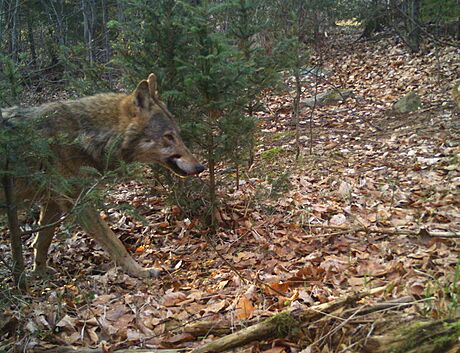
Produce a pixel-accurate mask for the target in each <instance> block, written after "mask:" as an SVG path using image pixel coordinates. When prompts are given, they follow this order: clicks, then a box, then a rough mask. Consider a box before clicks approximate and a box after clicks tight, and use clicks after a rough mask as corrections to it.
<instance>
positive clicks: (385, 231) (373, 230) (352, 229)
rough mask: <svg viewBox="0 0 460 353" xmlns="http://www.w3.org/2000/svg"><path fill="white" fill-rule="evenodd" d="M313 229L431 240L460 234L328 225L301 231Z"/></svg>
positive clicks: (315, 226)
mask: <svg viewBox="0 0 460 353" xmlns="http://www.w3.org/2000/svg"><path fill="white" fill-rule="evenodd" d="M313 228H323V229H335V230H341V231H349V232H350V233H356V232H365V233H379V234H389V235H397V234H400V235H410V236H428V237H432V238H460V232H455V231H452V232H442V231H429V230H427V229H426V228H419V229H406V228H396V227H391V228H379V227H376V226H371V227H366V226H363V225H359V226H353V225H350V226H339V225H329V224H306V225H304V226H303V229H305V230H308V229H313Z"/></svg>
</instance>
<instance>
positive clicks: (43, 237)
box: [32, 201, 61, 277]
mask: <svg viewBox="0 0 460 353" xmlns="http://www.w3.org/2000/svg"><path fill="white" fill-rule="evenodd" d="M60 216H61V210H60V208H59V206H58V205H57V204H56V203H55V202H53V201H50V202H48V203H47V204H44V205H42V207H41V210H40V220H39V224H40V226H45V227H46V226H47V225H49V224H52V223H54V222H56V221H57V220H58V219H59V217H60ZM55 229H56V227H48V228H45V229H43V230H42V231H40V232H39V233H38V234H37V235H36V237H35V239H34V242H33V243H32V246H33V248H34V267H33V270H32V274H33V275H35V276H39V277H46V276H47V275H49V274H52V273H55V272H56V270H54V269H53V268H51V267H48V266H47V264H46V262H47V257H48V249H49V247H50V245H51V241H52V240H53V236H54V231H55Z"/></svg>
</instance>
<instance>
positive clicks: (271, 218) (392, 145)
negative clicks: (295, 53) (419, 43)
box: [0, 35, 460, 352]
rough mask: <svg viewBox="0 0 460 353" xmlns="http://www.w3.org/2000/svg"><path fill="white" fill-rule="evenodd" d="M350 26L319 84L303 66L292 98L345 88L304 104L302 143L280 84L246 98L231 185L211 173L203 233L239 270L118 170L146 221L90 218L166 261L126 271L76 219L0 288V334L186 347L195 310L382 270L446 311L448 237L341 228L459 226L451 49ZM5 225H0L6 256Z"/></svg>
mask: <svg viewBox="0 0 460 353" xmlns="http://www.w3.org/2000/svg"><path fill="white" fill-rule="evenodd" d="M350 40H351V39H350V37H348V36H343V35H340V36H338V37H337V38H336V39H335V40H333V41H331V43H330V44H329V45H328V46H326V47H325V49H323V51H324V53H323V55H321V57H323V58H324V59H323V62H319V57H320V55H318V59H317V60H318V63H320V64H322V65H323V66H325V67H327V68H331V69H332V70H333V72H334V73H333V75H332V76H330V77H328V78H327V80H326V79H324V80H320V81H319V83H318V84H317V83H316V82H314V80H313V79H312V78H310V77H306V78H305V81H304V97H305V98H308V97H311V95H312V93H313V92H315V87H316V85H317V87H318V91H319V92H321V91H324V90H327V89H330V88H331V86H336V87H341V88H347V89H352V90H353V92H354V97H352V98H349V99H347V100H345V101H343V102H339V103H338V104H336V105H328V106H318V107H315V111H314V113H313V115H312V121H311V123H312V126H313V134H312V136H313V141H312V146H313V154H312V155H310V154H309V153H308V150H309V144H310V131H309V126H310V116H311V111H310V108H308V107H304V108H303V109H302V112H301V129H302V134H301V136H302V138H301V142H302V143H303V145H304V150H303V151H302V156H301V159H300V160H299V161H296V160H295V158H294V155H295V153H294V146H293V140H294V131H293V129H294V127H293V126H292V124H291V121H290V115H291V101H292V99H291V97H290V96H289V94H287V93H282V92H281V93H280V92H277V93H275V92H272V93H269V94H268V95H267V96H266V97H265V99H264V102H265V105H266V107H267V109H266V111H263V112H258V113H257V117H258V118H259V121H260V128H261V136H260V144H259V146H257V156H256V157H257V158H256V164H255V167H254V168H253V169H252V170H251V171H250V172H248V173H247V175H248V177H247V178H246V179H244V180H241V182H240V185H239V188H238V190H236V189H235V185H234V182H233V180H232V179H231V175H230V176H229V175H227V174H225V173H222V174H219V177H220V178H221V179H222V180H221V181H222V184H223V185H225V187H223V188H222V190H220V193H221V195H222V196H223V197H225V198H226V202H225V207H222V208H221V209H220V215H221V223H222V224H221V227H220V228H219V230H218V232H217V234H216V235H215V236H214V237H213V241H214V242H215V244H214V245H215V247H216V249H217V251H218V252H219V253H220V254H221V255H222V256H223V257H224V258H225V259H226V260H227V261H228V262H229V263H231V264H232V267H234V269H236V270H237V271H238V274H237V273H235V271H234V269H233V268H230V267H229V266H228V263H227V262H224V261H223V260H222V258H221V257H220V256H219V255H218V254H216V252H215V251H214V250H213V247H212V246H210V245H209V244H208V243H207V241H206V239H205V237H204V233H205V232H206V231H207V230H206V228H203V227H202V226H201V225H200V222H199V220H197V219H188V218H186V217H185V215H183V214H182V213H181V212H180V209H178V208H174V207H170V206H168V205H167V203H166V201H165V193H164V190H162V189H161V188H159V187H153V188H154V190H152V186H151V185H146V184H144V183H142V182H134V181H132V182H129V183H125V184H122V185H119V187H118V188H117V190H116V191H115V192H114V193H113V194H112V195H111V200H110V201H111V202H113V203H125V204H126V203H127V204H130V205H133V206H134V207H136V208H137V209H138V210H139V212H140V213H141V214H142V215H143V217H144V218H145V220H146V221H147V222H145V223H143V222H141V221H139V220H136V219H134V218H133V217H132V216H130V215H128V214H124V213H123V212H121V211H117V210H116V209H108V210H107V211H105V212H104V213H103V217H104V218H106V219H107V221H108V222H109V223H110V224H111V227H112V229H113V230H114V231H115V233H116V234H117V235H118V236H119V237H120V238H121V239H122V240H123V241H124V242H125V244H126V246H127V248H128V249H129V250H130V251H131V252H132V253H133V256H134V257H135V258H136V260H137V261H138V262H139V263H141V264H142V265H143V266H153V265H156V266H162V267H163V268H165V269H169V270H168V271H167V274H166V275H165V276H164V277H162V278H161V279H158V280H138V279H135V278H132V277H129V276H127V275H125V274H123V273H121V272H120V271H118V270H117V269H113V268H111V266H112V264H111V263H110V261H109V259H108V258H107V256H106V255H105V253H104V252H103V251H102V250H101V249H100V248H99V247H98V246H97V245H96V244H95V243H94V241H92V240H90V239H89V238H87V237H85V236H83V235H82V233H81V232H79V231H76V232H74V233H73V236H72V237H70V238H67V239H65V240H64V241H55V242H53V245H52V247H51V252H50V262H51V263H50V264H51V266H54V267H56V268H57V269H59V271H58V274H57V275H56V276H55V277H54V278H52V279H51V280H50V281H45V282H36V283H32V284H31V288H30V294H29V295H28V296H27V297H25V298H23V299H22V300H19V301H18V300H13V299H14V298H9V297H8V295H9V294H8V293H9V292H8V291H7V290H6V289H7V287H3V288H4V289H3V290H4V291H5V294H3V295H2V297H3V299H2V302H7V303H9V304H5V307H6V308H7V310H4V312H3V313H2V314H1V315H2V316H1V317H0V321H1V322H2V324H1V325H0V330H1V337H3V338H2V340H3V341H4V342H5V343H2V344H1V345H0V348H1V346H4V347H10V348H11V347H16V348H19V347H22V348H25V349H28V350H30V351H40V350H42V351H46V350H47V349H50V348H51V347H55V346H62V345H72V346H92V347H94V346H100V345H101V344H105V345H107V344H108V345H109V349H112V350H116V349H117V348H122V347H147V348H181V347H184V348H192V347H197V346H198V345H200V344H201V343H202V342H203V341H202V340H203V337H204V338H205V340H206V341H207V340H211V339H213V338H215V337H216V336H215V335H219V333H218V332H217V331H213V329H211V328H210V329H209V330H208V332H205V333H202V334H200V335H198V336H196V335H194V334H191V333H190V332H188V329H187V328H188V327H189V326H193V325H196V324H198V323H200V322H209V321H211V322H214V324H215V325H216V326H217V324H218V323H229V325H230V327H233V328H235V329H237V328H239V327H241V325H244V324H245V322H254V321H258V320H261V319H263V318H265V317H268V316H270V315H273V314H274V313H276V312H279V311H281V310H284V309H286V308H288V307H291V306H295V305H301V306H311V305H313V304H317V303H326V302H329V301H332V300H334V299H336V298H338V297H340V296H343V295H346V294H347V293H351V292H354V291H358V290H362V289H365V288H373V287H378V286H383V285H387V286H388V288H389V289H388V292H387V293H386V294H385V295H386V297H388V298H398V297H402V296H405V295H412V296H414V297H415V298H424V297H429V296H433V297H435V298H436V300H435V301H433V302H430V303H429V304H424V305H423V306H421V307H420V308H419V309H418V310H421V311H423V310H425V312H429V313H430V315H431V316H433V317H441V316H442V315H445V314H446V312H448V310H449V305H451V304H450V303H451V301H452V299H453V298H451V297H450V296H449V292H446V291H445V290H444V288H446V287H451V288H458V287H457V286H458V283H455V282H454V281H455V278H456V277H455V276H454V273H455V269H456V266H457V264H458V255H459V252H458V245H457V240H456V239H455V238H454V239H452V238H436V237H431V236H429V234H428V236H427V235H426V234H425V233H423V232H420V233H419V235H418V236H417V235H415V236H413V235H408V234H398V233H396V234H390V233H380V232H378V231H374V232H372V231H370V232H364V231H354V229H357V228H356V227H361V228H360V229H363V227H365V228H368V229H374V230H375V229H381V228H393V229H394V228H397V229H420V228H423V229H427V230H429V231H446V232H447V231H448V232H460V209H459V208H460V193H459V190H460V188H459V186H460V126H459V125H460V119H459V116H458V112H455V111H454V110H453V108H452V105H451V104H450V103H449V99H450V98H449V87H450V83H451V81H452V80H453V79H455V78H456V76H455V75H457V73H458V72H459V70H460V55H459V54H460V53H459V50H458V49H456V48H437V49H436V48H434V47H430V46H429V45H427V46H426V47H425V48H424V49H423V50H424V52H423V54H419V55H413V54H408V53H407V50H406V49H405V48H404V47H403V46H402V45H401V44H397V43H395V41H394V39H393V38H385V39H382V40H381V41H380V42H372V43H371V42H354V44H353V46H351V45H349V43H350ZM435 50H439V57H440V59H441V60H440V62H441V65H440V66H439V65H438V64H437V63H436V55H434V52H435ZM313 60H315V57H313ZM414 89H415V90H417V92H418V94H419V95H420V96H421V99H422V102H423V108H422V109H421V110H420V111H418V112H415V113H410V114H405V115H399V116H397V115H394V114H392V113H391V112H390V111H391V106H392V104H393V103H394V102H395V101H396V100H397V99H398V98H399V97H401V96H402V95H404V94H405V93H407V92H408V91H410V90H414ZM275 148H276V149H275ZM270 150H271V152H270V153H267V151H270ZM272 156H275V157H274V158H272ZM152 191H153V192H152ZM372 227H374V228H372ZM6 239H7V238H6V232H5V231H4V232H3V234H2V242H1V244H0V251H1V254H2V255H1V256H2V257H3V258H5V259H7V258H8V256H9V250H8V244H7V242H6ZM28 242H29V243H30V240H29V241H28ZM27 256H28V261H29V263H30V253H28V254H27ZM2 272H3V273H5V274H6V270H5V271H3V270H2ZM262 283H263V284H264V285H262ZM373 300H378V298H374V299H373ZM408 310H413V309H408ZM350 330H351V329H350ZM215 332H217V333H215ZM297 344H298V345H297ZM303 344H304V345H303V347H305V342H303ZM324 345H327V343H323V346H324ZM296 347H297V348H296ZM299 347H302V343H301V342H298V341H294V342H282V341H280V340H271V341H270V340H269V342H268V344H263V343H259V344H257V345H255V346H253V347H252V350H251V351H252V352H256V351H259V352H289V351H291V352H292V351H298V350H299V349H300V348H299ZM310 350H311V348H310ZM311 351H312V350H311ZM328 351H335V350H333V348H329V350H328Z"/></svg>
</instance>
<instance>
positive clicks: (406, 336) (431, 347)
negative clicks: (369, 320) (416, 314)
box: [364, 318, 460, 353]
mask: <svg viewBox="0 0 460 353" xmlns="http://www.w3.org/2000/svg"><path fill="white" fill-rule="evenodd" d="M459 327H460V319H458V318H457V319H456V320H437V321H427V320H426V319H418V320H413V321H411V322H409V323H406V324H402V325H399V326H398V327H397V328H396V329H394V330H391V331H390V332H387V333H386V334H384V335H381V336H373V337H369V338H368V339H367V342H366V344H365V347H364V348H365V351H366V352H372V353H390V352H400V353H419V352H423V353H454V352H459V351H460V343H459V341H458V337H459V335H460V329H459Z"/></svg>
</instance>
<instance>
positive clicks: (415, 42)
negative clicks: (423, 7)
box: [403, 0, 422, 53]
mask: <svg viewBox="0 0 460 353" xmlns="http://www.w3.org/2000/svg"><path fill="white" fill-rule="evenodd" d="M403 10H404V12H405V13H406V16H407V18H406V21H405V22H406V31H407V43H408V45H409V47H410V49H411V50H412V52H414V53H417V52H419V51H420V42H421V40H422V38H421V32H420V0H406V1H405V2H404V8H403Z"/></svg>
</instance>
